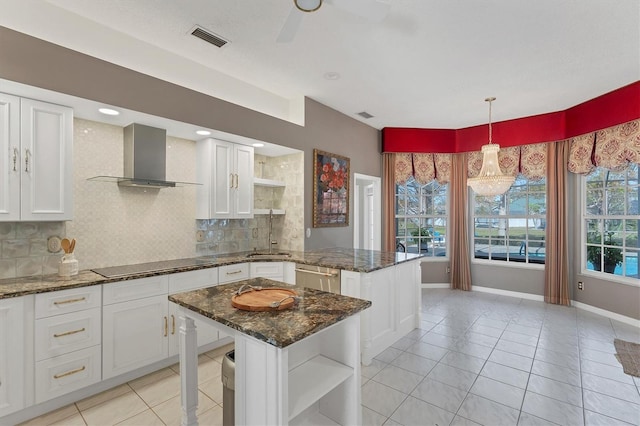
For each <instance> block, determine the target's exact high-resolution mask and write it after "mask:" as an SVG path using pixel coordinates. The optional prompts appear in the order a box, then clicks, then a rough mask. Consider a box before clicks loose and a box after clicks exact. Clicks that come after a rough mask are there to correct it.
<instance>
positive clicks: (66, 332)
mask: <svg viewBox="0 0 640 426" xmlns="http://www.w3.org/2000/svg"><path fill="white" fill-rule="evenodd" d="M84 330H85V328H84V327H82V328H80V329H78V330H71V331H65V332H64V333H56V334H54V335H53V337H63V336H69V335H71V334H76V333H82V332H83V331H84Z"/></svg>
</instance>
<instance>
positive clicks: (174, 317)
mask: <svg viewBox="0 0 640 426" xmlns="http://www.w3.org/2000/svg"><path fill="white" fill-rule="evenodd" d="M171 334H176V316H175V315H171Z"/></svg>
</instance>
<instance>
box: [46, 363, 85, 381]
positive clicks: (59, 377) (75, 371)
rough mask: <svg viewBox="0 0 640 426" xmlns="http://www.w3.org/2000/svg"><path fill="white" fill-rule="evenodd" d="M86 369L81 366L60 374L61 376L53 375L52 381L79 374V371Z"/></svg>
mask: <svg viewBox="0 0 640 426" xmlns="http://www.w3.org/2000/svg"><path fill="white" fill-rule="evenodd" d="M86 368H87V367H85V366H84V365H83V366H82V367H80V368H76V369H75V370H71V371H67V372H66V373H62V374H55V375H54V376H53V378H54V379H62V378H63V377H67V376H70V375H72V374H76V373H79V372H81V371H84V370H86Z"/></svg>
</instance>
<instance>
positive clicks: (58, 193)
mask: <svg viewBox="0 0 640 426" xmlns="http://www.w3.org/2000/svg"><path fill="white" fill-rule="evenodd" d="M20 105H21V108H20V110H21V111H20V121H21V134H20V138H21V150H20V153H21V157H22V162H21V175H22V176H21V185H20V186H21V189H22V194H21V217H20V218H21V220H29V221H47V220H49V221H51V220H55V221H62V220H71V219H73V190H72V189H73V164H72V159H73V110H72V109H71V108H68V107H63V106H60V105H54V104H49V103H45V102H40V101H35V100H31V99H22V100H21V102H20Z"/></svg>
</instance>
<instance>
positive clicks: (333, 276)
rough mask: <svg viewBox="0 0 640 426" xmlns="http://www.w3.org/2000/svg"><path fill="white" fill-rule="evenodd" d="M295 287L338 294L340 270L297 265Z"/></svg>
mask: <svg viewBox="0 0 640 426" xmlns="http://www.w3.org/2000/svg"><path fill="white" fill-rule="evenodd" d="M296 285H299V286H302V287H309V288H315V289H317V290H322V291H329V292H331V293H338V294H340V269H333V268H326V267H324V266H311V265H300V264H297V265H296Z"/></svg>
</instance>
